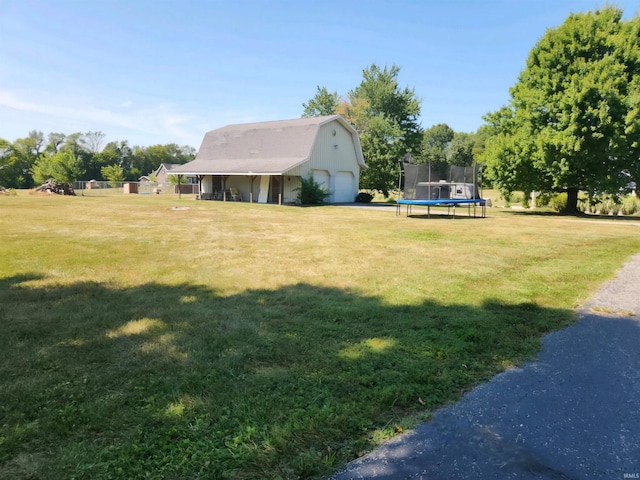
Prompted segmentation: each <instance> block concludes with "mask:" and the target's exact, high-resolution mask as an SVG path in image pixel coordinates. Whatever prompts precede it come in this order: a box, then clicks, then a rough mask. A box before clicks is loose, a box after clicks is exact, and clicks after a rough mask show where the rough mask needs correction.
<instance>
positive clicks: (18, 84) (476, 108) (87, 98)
mask: <svg viewBox="0 0 640 480" xmlns="http://www.w3.org/2000/svg"><path fill="white" fill-rule="evenodd" d="M612 3H613V4H615V5H616V6H618V7H619V8H621V9H623V10H624V12H625V18H630V17H631V16H632V15H634V14H636V13H637V12H638V11H639V10H640V0H634V1H631V0H618V1H615V2H612ZM604 4H605V2H604V1H596V0H476V1H472V0H449V1H445V0H440V1H435V0H433V1H432V0H422V1H419V0H393V1H391V0H390V1H378V0H367V1H365V0H360V1H353V0H324V1H315V0H298V1H294V0H227V1H218V0H208V1H207V0H173V1H170V0H41V1H36V0H0V138H4V139H6V140H9V141H14V140H15V139H17V138H19V137H25V136H27V134H28V132H29V131H30V130H34V129H35V130H41V131H42V132H44V134H45V135H47V134H48V133H50V132H61V133H65V134H70V133H73V132H87V131H102V132H104V133H105V134H106V141H115V140H128V141H129V144H130V145H141V146H149V145H154V144H158V143H160V144H166V143H178V144H180V145H184V144H187V145H191V146H193V147H195V148H198V147H199V146H200V142H201V140H202V137H203V135H204V133H205V132H207V131H209V130H212V129H215V128H218V127H221V126H224V125H227V124H230V123H245V122H257V121H267V120H282V119H288V118H297V117H299V116H300V115H301V113H302V110H303V108H302V103H303V102H306V101H308V100H309V99H310V98H312V97H313V96H314V94H315V92H316V87H317V86H325V87H327V88H328V89H329V90H330V91H337V92H338V94H340V95H342V96H346V94H347V92H348V91H349V90H352V89H353V88H355V87H356V86H357V85H358V84H359V83H360V81H361V79H362V70H363V69H364V68H367V67H368V66H370V65H371V64H372V63H377V64H378V65H380V66H384V65H388V66H391V65H392V64H395V65H398V66H399V67H400V68H401V70H400V74H399V82H400V85H401V86H402V87H405V86H408V87H409V88H414V89H415V92H416V95H417V96H418V97H419V98H420V99H421V100H422V114H421V118H420V120H421V123H422V126H423V127H424V128H428V127H430V126H432V125H435V124H438V123H446V124H448V125H449V126H450V127H451V128H453V129H454V130H456V131H464V132H471V131H475V130H476V129H477V128H478V127H479V126H480V125H481V124H482V123H483V121H482V116H483V115H484V114H485V113H487V112H490V111H494V110H497V109H498V108H500V107H501V106H502V105H504V104H505V103H507V101H508V99H509V87H511V86H512V85H513V84H514V83H515V82H516V81H517V78H518V74H519V73H520V71H521V70H522V69H523V67H524V64H525V61H526V58H527V55H528V53H529V51H530V50H531V48H532V47H533V46H534V45H535V44H536V42H537V41H538V40H539V39H540V38H541V37H542V36H543V35H544V33H545V31H546V29H547V28H553V27H557V26H559V25H560V24H562V23H563V22H564V20H565V19H566V17H567V16H568V14H569V13H571V12H583V11H587V10H596V9H598V8H600V7H602V6H603V5H604Z"/></svg>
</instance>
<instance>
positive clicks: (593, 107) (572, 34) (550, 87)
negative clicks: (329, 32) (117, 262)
mask: <svg viewBox="0 0 640 480" xmlns="http://www.w3.org/2000/svg"><path fill="white" fill-rule="evenodd" d="M622 16H623V12H622V10H620V9H617V8H615V7H612V6H606V7H604V8H603V9H601V10H598V11H595V12H592V11H589V12H587V13H578V14H570V15H569V16H568V18H567V19H566V21H565V22H564V23H563V24H562V25H561V26H559V27H557V28H555V29H548V30H547V31H546V33H545V34H544V35H543V36H542V38H541V39H540V40H539V41H538V43H537V44H536V45H535V46H534V47H533V49H532V50H531V52H530V54H529V56H528V59H527V62H526V67H525V68H524V70H523V71H522V72H521V74H520V76H519V78H518V81H517V83H516V84H515V85H514V86H513V87H512V88H511V89H510V96H511V99H510V102H509V104H508V105H505V106H503V107H502V108H501V109H499V110H498V111H496V112H489V113H487V115H485V117H484V120H485V124H484V125H482V126H481V127H480V128H479V129H478V130H477V131H476V132H473V133H462V132H454V131H453V130H452V129H451V128H450V127H448V126H447V125H446V124H440V125H435V126H433V127H431V128H429V129H427V130H423V129H422V127H421V126H420V124H419V123H418V118H419V116H420V109H421V101H420V99H419V98H418V97H417V96H416V94H415V89H412V88H408V87H404V88H402V87H400V85H399V83H398V74H399V72H400V68H399V67H397V66H395V65H393V66H391V67H390V68H388V67H386V66H385V67H384V68H380V67H379V66H378V65H376V64H373V65H371V66H370V67H369V68H367V69H365V70H363V78H362V81H361V83H360V84H359V85H358V86H357V87H356V88H354V89H353V90H351V91H349V92H348V93H347V94H346V96H345V97H342V96H340V95H339V94H338V92H336V91H333V92H331V91H330V90H329V89H327V88H326V87H324V86H323V87H320V86H318V87H317V92H316V94H315V96H314V97H313V98H312V99H310V100H309V101H308V102H307V103H303V104H302V106H303V113H302V116H303V117H305V116H320V115H331V114H342V115H343V116H345V117H346V118H347V119H348V120H349V121H350V122H351V124H352V125H353V126H354V127H355V129H356V130H357V131H358V132H359V134H360V140H361V144H362V150H363V154H364V158H365V161H366V162H367V164H368V165H369V167H370V168H369V169H368V170H366V171H364V172H363V173H362V177H361V187H362V188H368V189H375V190H380V191H382V192H384V193H385V194H387V193H388V191H389V190H392V189H393V188H394V186H395V181H396V179H397V172H398V165H397V162H398V160H399V159H401V158H403V157H404V156H405V155H406V154H407V153H411V155H412V157H413V159H414V161H417V162H427V161H431V162H432V163H436V164H442V165H446V164H447V163H450V164H457V165H469V164H471V163H473V162H474V161H481V162H484V163H485V164H486V168H485V180H488V181H489V182H490V183H492V184H493V186H494V187H495V188H498V189H500V191H501V192H502V193H503V195H504V196H505V198H508V197H509V196H510V195H511V193H512V192H514V191H524V193H525V195H526V196H528V195H529V194H530V193H531V192H533V191H536V192H540V193H543V194H553V193H560V192H564V193H566V194H567V207H566V210H567V211H569V212H571V213H574V212H576V211H577V202H578V192H584V193H586V195H587V196H588V197H589V200H590V201H593V200H596V199H599V198H600V199H601V198H603V197H609V198H611V199H613V201H620V199H621V198H622V197H623V196H625V195H627V194H629V193H630V192H631V191H633V190H635V191H636V194H638V189H637V185H638V183H639V182H640V17H638V16H637V15H636V16H634V17H633V18H632V19H631V20H629V21H623V20H622Z"/></svg>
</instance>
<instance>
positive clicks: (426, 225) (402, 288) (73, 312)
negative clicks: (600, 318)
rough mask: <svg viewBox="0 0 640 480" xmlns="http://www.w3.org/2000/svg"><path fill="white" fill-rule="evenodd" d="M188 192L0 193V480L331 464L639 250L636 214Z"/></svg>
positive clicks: (248, 474)
mask: <svg viewBox="0 0 640 480" xmlns="http://www.w3.org/2000/svg"><path fill="white" fill-rule="evenodd" d="M191 198H192V197H191V196H183V198H182V199H180V200H179V199H178V198H177V197H172V196H169V195H167V196H162V195H161V196H148V195H147V196H142V195H141V196H135V195H133V196H124V195H122V196H109V197H80V196H79V197H75V198H69V197H51V196H29V195H27V194H25V193H24V192H19V193H18V195H17V196H11V197H0V329H1V330H0V331H1V332H2V334H1V335H0V351H1V352H2V361H1V362H0V478H12V479H30V478H34V479H56V480H57V479H61V478H65V479H66V478H74V479H81V478H86V479H121V478H132V479H139V478H150V479H156V478H157V479H159V478H163V479H195V478H206V479H217V478H229V479H257V478H269V479H274V478H283V479H294V478H318V477H322V476H323V475H328V474H329V473H331V472H332V471H333V470H335V469H336V468H338V467H339V466H341V465H343V464H344V463H345V462H347V461H349V460H351V459H353V458H355V457H357V456H358V455H361V454H363V453H364V452H366V451H368V450H370V449H372V448H374V447H375V445H376V444H378V443H379V442H381V441H383V440H384V439H386V438H389V437H391V436H393V435H396V434H397V433H398V432H400V431H406V430H407V429H409V428H411V426H412V425H415V423H416V422H418V421H421V420H424V419H427V418H429V416H430V414H431V413H432V412H433V411H434V410H435V409H437V408H439V407H441V406H442V405H444V404H446V403H448V402H452V401H455V400H456V399H459V398H460V396H461V395H462V394H463V393H464V392H465V391H468V390H469V389H470V388H472V387H473V386H474V385H476V384H477V383H478V382H482V381H485V380H487V379H489V378H491V376H493V375H495V374H496V373H498V372H500V371H502V370H504V369H506V368H511V367H512V366H513V365H516V364H518V363H520V362H522V361H524V360H526V359H530V358H532V357H533V355H535V352H536V351H537V350H538V349H539V347H540V339H541V337H542V336H543V335H544V334H545V333H546V332H549V331H551V330H553V329H557V328H559V327H562V326H564V325H567V324H569V323H571V322H572V321H574V319H575V317H574V312H573V309H574V308H575V307H576V306H577V305H580V304H581V303H582V302H583V301H584V300H585V299H586V298H587V297H588V296H589V294H590V293H592V292H593V291H594V290H595V289H596V288H597V287H598V286H599V285H600V284H601V283H602V282H603V281H605V280H607V279H608V278H611V277H612V276H613V275H614V273H615V270H616V269H617V268H619V267H620V266H621V264H622V263H623V262H624V261H625V260H626V259H628V258H629V257H630V256H631V255H632V254H634V253H637V252H639V251H640V219H639V218H637V217H635V218H627V219H615V220H614V219H606V218H586V217H580V218H574V217H565V216H555V215H541V214H531V213H523V212H507V211H503V210H495V209H488V218H485V219H473V218H471V219H468V218H465V217H458V218H456V219H450V218H446V217H444V216H432V218H431V219H427V218H406V217H405V216H404V215H403V216H400V217H396V216H395V212H394V211H393V209H391V210H386V209H381V208H377V209H376V208H350V207H329V206H327V207H317V208H298V207H278V206H271V205H250V204H247V203H224V204H223V203H221V202H196V201H194V200H192V199H191ZM416 212H417V210H416V209H414V213H416Z"/></svg>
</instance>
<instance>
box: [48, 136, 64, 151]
mask: <svg viewBox="0 0 640 480" xmlns="http://www.w3.org/2000/svg"><path fill="white" fill-rule="evenodd" d="M65 138H66V135H65V134H64V133H54V132H52V133H50V134H49V135H48V137H47V140H48V141H47V147H46V150H47V151H48V152H51V153H58V151H60V148H61V147H62V145H63V144H64V141H65Z"/></svg>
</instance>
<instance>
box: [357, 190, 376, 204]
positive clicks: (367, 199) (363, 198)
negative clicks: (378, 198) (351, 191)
mask: <svg viewBox="0 0 640 480" xmlns="http://www.w3.org/2000/svg"><path fill="white" fill-rule="evenodd" d="M371 200H373V195H371V194H370V193H368V192H360V193H358V195H356V202H357V203H371Z"/></svg>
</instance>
